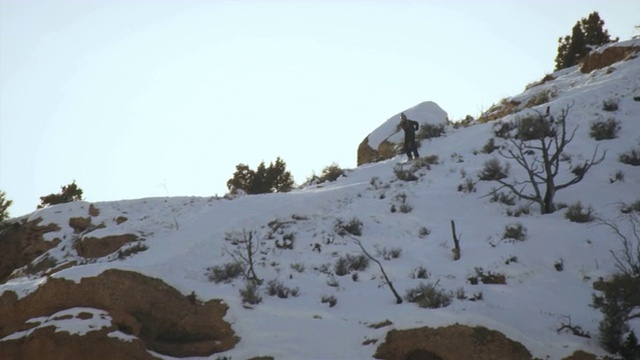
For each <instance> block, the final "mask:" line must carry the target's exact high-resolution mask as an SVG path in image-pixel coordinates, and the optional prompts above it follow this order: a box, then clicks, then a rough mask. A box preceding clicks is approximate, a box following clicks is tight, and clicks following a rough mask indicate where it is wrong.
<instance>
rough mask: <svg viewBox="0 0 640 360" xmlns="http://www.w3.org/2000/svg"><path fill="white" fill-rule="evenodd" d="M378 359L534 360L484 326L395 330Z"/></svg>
mask: <svg viewBox="0 0 640 360" xmlns="http://www.w3.org/2000/svg"><path fill="white" fill-rule="evenodd" d="M374 357H375V358H376V359H387V360H405V359H429V360H442V359H476V360H498V359H513V360H530V359H531V358H532V357H531V354H530V353H529V351H528V350H527V349H526V348H525V347H524V346H523V345H522V344H520V343H518V342H515V341H513V340H511V339H509V338H507V337H506V336H505V335H504V334H502V333H500V332H498V331H495V330H489V329H487V328H485V327H482V326H476V327H471V326H466V325H458V324H456V325H450V326H446V327H441V328H437V329H433V328H429V327H422V328H417V329H407V330H391V331H389V332H388V333H387V337H386V339H385V342H384V343H383V344H381V345H380V346H379V347H378V349H377V351H376V353H375V355H374Z"/></svg>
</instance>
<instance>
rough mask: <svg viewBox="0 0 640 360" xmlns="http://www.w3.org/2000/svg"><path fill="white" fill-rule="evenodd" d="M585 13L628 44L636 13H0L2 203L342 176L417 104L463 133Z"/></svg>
mask: <svg viewBox="0 0 640 360" xmlns="http://www.w3.org/2000/svg"><path fill="white" fill-rule="evenodd" d="M592 11H598V12H599V14H600V16H601V18H602V19H603V20H604V21H605V28H606V29H608V30H609V33H610V34H611V35H612V36H613V37H620V39H621V40H626V39H630V38H631V37H632V36H633V35H634V34H636V33H637V32H635V30H634V26H636V25H639V24H640V0H599V1H586V0H575V1H552V0H544V1H540V0H528V1H507V0H502V1H497V0H493V1H472V0H467V1H382V0H380V1H364V0H361V1H337V0H336V1H322V0H316V1H268V0H265V1H194V0H180V1H178V0H173V1H169V0H161V1H155V0H154V1H152V0H129V1H124V0H119V1H98V0H83V1H81V0H73V1H71V0H67V1H62V0H49V1H24V0H0V190H2V191H5V192H6V193H7V198H9V199H11V200H13V201H14V204H13V206H12V207H11V208H9V211H10V213H11V215H12V216H20V215H24V214H26V213H29V212H31V211H33V210H35V208H36V206H37V204H38V203H39V201H40V200H39V198H40V196H44V195H48V194H50V193H58V192H59V191H60V187H61V186H62V185H66V184H69V183H71V182H72V181H73V180H74V179H75V180H76V182H77V184H78V185H79V186H80V187H81V188H82V189H83V190H84V195H85V198H86V200H87V201H92V202H95V201H110V200H122V199H135V198H142V197H150V196H210V195H216V194H217V195H223V194H224V193H225V192H226V191H227V188H226V182H227V180H228V179H229V178H231V176H232V175H233V172H234V171H235V166H236V165H237V164H239V163H245V164H247V165H249V166H250V167H251V168H254V169H255V168H256V167H257V165H258V164H259V163H260V162H261V161H265V163H267V164H268V163H269V162H271V161H274V160H275V159H276V157H278V156H280V157H281V158H282V159H283V160H284V161H285V162H286V164H287V169H288V170H290V171H291V173H292V174H293V176H294V178H295V180H296V183H298V184H300V183H302V182H304V181H305V180H306V179H307V177H309V176H310V175H312V173H313V172H314V171H315V172H316V173H320V172H321V170H322V169H323V168H324V167H325V166H327V165H330V164H331V163H333V162H335V163H338V164H339V165H340V166H341V167H343V168H353V167H355V165H356V150H357V147H358V144H359V143H360V142H361V141H362V139H364V137H365V136H366V135H367V134H368V133H369V132H371V131H372V130H373V129H375V128H376V127H377V126H378V125H380V124H381V123H382V122H384V121H385V120H386V119H387V118H389V117H391V116H393V115H394V114H396V113H398V112H400V111H403V110H405V109H407V108H409V107H412V106H414V105H416V104H418V103H420V102H423V101H434V102H436V103H438V104H439V105H440V106H441V107H442V108H443V109H444V110H445V111H446V112H447V113H448V114H449V118H450V119H452V120H459V119H462V118H464V116H465V115H467V114H470V115H473V116H477V115H478V114H479V113H480V112H481V111H482V110H486V109H488V108H489V107H490V106H491V105H492V104H494V103H497V102H499V101H500V100H501V99H502V98H504V97H507V96H513V95H516V94H518V93H520V92H522V91H523V90H524V88H525V86H526V85H527V84H529V83H531V82H534V81H537V80H539V79H540V78H542V77H543V76H544V75H545V74H547V73H550V72H552V71H553V68H554V65H555V64H554V58H555V56H556V51H557V39H558V38H559V37H560V36H565V35H569V34H570V33H571V28H572V27H573V25H574V24H575V23H576V21H578V20H580V19H581V18H583V17H586V16H587V15H588V14H589V13H591V12H592ZM426 151H428V150H426Z"/></svg>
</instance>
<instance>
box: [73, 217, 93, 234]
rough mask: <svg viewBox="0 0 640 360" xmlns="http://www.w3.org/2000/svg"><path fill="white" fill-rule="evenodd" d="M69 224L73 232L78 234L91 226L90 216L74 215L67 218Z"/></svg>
mask: <svg viewBox="0 0 640 360" xmlns="http://www.w3.org/2000/svg"><path fill="white" fill-rule="evenodd" d="M69 226H70V227H71V228H72V229H73V232H74V233H76V234H79V233H81V232H83V231H85V230H87V229H88V228H89V227H91V218H90V217H86V218H83V217H74V218H70V219H69Z"/></svg>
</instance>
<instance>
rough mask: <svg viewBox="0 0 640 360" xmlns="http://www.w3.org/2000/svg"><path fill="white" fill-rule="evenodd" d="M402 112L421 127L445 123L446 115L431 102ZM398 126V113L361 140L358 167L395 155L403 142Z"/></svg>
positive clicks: (402, 135)
mask: <svg viewBox="0 0 640 360" xmlns="http://www.w3.org/2000/svg"><path fill="white" fill-rule="evenodd" d="M402 112H404V114H405V115H407V117H408V118H409V119H411V120H415V121H417V122H418V123H419V124H420V126H421V127H423V126H425V125H427V124H429V125H445V124H446V123H447V113H446V112H445V111H444V110H442V108H441V107H440V106H438V104H436V103H434V102H432V101H425V102H423V103H420V104H418V105H416V106H414V107H412V108H409V109H407V110H404V111H402ZM399 124H400V113H397V114H395V115H393V116H392V117H390V118H389V119H387V120H386V121H385V122H384V123H382V125H380V126H378V127H377V128H376V129H375V130H373V131H372V132H371V133H370V134H369V135H367V136H366V137H365V138H364V140H362V142H361V143H360V146H358V166H360V165H362V164H367V163H372V162H377V161H382V160H386V159H390V158H392V157H394V156H396V155H397V147H398V145H399V144H402V143H403V142H404V133H403V131H402V129H400V127H399V126H398V125H399Z"/></svg>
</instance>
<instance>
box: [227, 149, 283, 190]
mask: <svg viewBox="0 0 640 360" xmlns="http://www.w3.org/2000/svg"><path fill="white" fill-rule="evenodd" d="M286 167H287V165H286V164H285V162H284V161H283V160H282V159H281V158H280V157H278V158H277V159H276V161H275V164H274V163H273V162H272V163H270V164H269V167H266V165H265V164H264V161H263V162H261V163H260V165H258V167H257V169H256V170H255V171H254V170H251V169H250V168H249V167H248V166H247V165H245V164H239V165H236V172H235V173H234V174H233V177H232V178H231V179H229V180H228V181H227V188H228V189H229V190H230V191H231V192H232V193H235V192H237V191H238V190H243V191H244V192H246V193H247V194H265V193H273V192H288V191H291V189H292V188H293V185H294V181H293V176H291V173H290V172H289V171H287V169H286Z"/></svg>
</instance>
